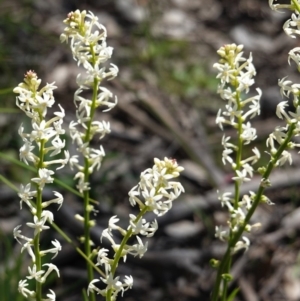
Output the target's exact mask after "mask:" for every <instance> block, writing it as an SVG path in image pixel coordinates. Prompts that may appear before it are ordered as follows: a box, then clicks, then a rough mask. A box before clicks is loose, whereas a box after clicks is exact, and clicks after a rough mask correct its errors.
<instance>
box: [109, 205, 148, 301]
mask: <svg viewBox="0 0 300 301" xmlns="http://www.w3.org/2000/svg"><path fill="white" fill-rule="evenodd" d="M148 209H149V208H148V207H147V206H145V207H144V208H143V209H142V210H141V212H140V213H139V214H138V216H137V217H136V219H135V221H134V223H137V222H138V221H139V220H140V219H141V218H142V217H143V215H144V214H145V213H146V212H147V211H148ZM131 235H132V228H131V227H130V229H129V230H127V232H126V234H125V236H124V237H123V239H122V242H121V244H120V247H119V249H118V251H117V252H116V254H115V257H114V261H113V264H112V266H111V274H112V277H114V276H115V273H116V270H117V267H118V264H119V261H120V259H121V258H122V254H123V250H124V248H125V246H126V244H127V241H128V239H129V238H130V237H131ZM111 294H112V289H109V290H108V291H107V294H106V301H111Z"/></svg>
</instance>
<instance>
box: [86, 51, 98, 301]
mask: <svg viewBox="0 0 300 301" xmlns="http://www.w3.org/2000/svg"><path fill="white" fill-rule="evenodd" d="M90 48H91V52H92V54H93V58H94V56H95V55H94V51H93V47H90ZM98 87H99V80H98V79H97V78H94V84H93V98H92V105H91V112H90V119H89V121H88V123H87V129H86V133H85V139H84V143H89V142H90V140H91V138H92V135H91V127H92V122H93V117H94V114H95V111H96V100H97V95H98ZM89 167H90V163H89V159H88V158H85V159H84V182H85V183H89V175H90V172H89ZM83 199H84V251H85V254H86V256H87V258H89V259H90V258H91V244H90V240H91V238H90V229H91V224H90V212H91V205H90V193H89V190H86V191H84V193H83ZM87 276H88V282H89V283H90V282H91V281H92V280H93V279H94V272H93V266H91V265H90V263H89V261H87ZM89 300H90V301H95V300H96V296H95V293H91V294H90V295H89Z"/></svg>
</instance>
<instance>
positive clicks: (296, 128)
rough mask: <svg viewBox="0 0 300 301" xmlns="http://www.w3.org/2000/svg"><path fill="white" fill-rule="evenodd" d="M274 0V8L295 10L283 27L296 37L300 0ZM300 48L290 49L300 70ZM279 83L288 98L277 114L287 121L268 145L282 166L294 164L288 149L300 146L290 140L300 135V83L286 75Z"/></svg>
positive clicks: (298, 31) (283, 93) (276, 162)
mask: <svg viewBox="0 0 300 301" xmlns="http://www.w3.org/2000/svg"><path fill="white" fill-rule="evenodd" d="M273 2H274V1H273V0H270V1H269V4H270V6H271V8H272V9H273V10H278V9H279V8H286V9H290V10H291V11H293V13H292V15H291V19H289V20H287V21H286V22H285V23H284V26H283V29H284V31H285V33H286V34H287V35H288V36H290V37H292V38H296V35H300V25H299V24H300V23H299V22H300V3H299V1H296V0H295V1H291V4H289V5H287V4H273ZM299 52H300V48H299V47H296V48H294V49H292V50H290V51H289V55H288V62H289V64H290V63H291V61H294V62H295V63H296V65H297V69H298V71H299V72H300V54H299ZM278 85H279V87H280V94H281V96H282V97H283V98H286V99H287V100H285V101H282V102H280V103H279V104H278V105H277V109H276V115H277V117H278V118H280V119H284V120H285V121H286V125H285V126H278V127H276V128H275V130H274V132H273V133H271V134H270V135H269V138H268V139H267V146H268V147H269V148H270V151H269V154H270V156H271V160H272V162H273V163H274V165H275V166H282V165H284V164H285V163H286V162H288V163H289V164H292V155H291V153H290V152H289V151H288V149H294V148H295V147H300V144H299V143H295V142H293V141H290V139H291V138H292V137H294V136H299V134H300V101H299V99H300V84H298V83H293V82H292V81H290V80H288V79H287V77H284V78H282V79H280V80H278ZM291 97H292V99H293V106H294V108H295V109H294V112H291V111H287V109H288V108H289V101H288V100H289V99H290V98H291ZM280 148H284V150H283V151H282V152H281V153H280V155H279V156H278V155H277V153H278V150H279V149H280Z"/></svg>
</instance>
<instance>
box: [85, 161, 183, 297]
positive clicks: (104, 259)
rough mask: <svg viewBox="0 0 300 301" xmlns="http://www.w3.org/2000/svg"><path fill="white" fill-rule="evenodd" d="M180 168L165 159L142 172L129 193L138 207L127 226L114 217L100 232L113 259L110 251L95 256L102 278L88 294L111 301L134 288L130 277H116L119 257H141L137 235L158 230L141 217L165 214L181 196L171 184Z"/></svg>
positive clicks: (92, 284)
mask: <svg viewBox="0 0 300 301" xmlns="http://www.w3.org/2000/svg"><path fill="white" fill-rule="evenodd" d="M182 170H183V167H181V166H178V164H177V162H176V160H174V159H168V158H165V159H164V160H163V161H161V160H159V159H154V166H153V167H152V168H148V169H146V170H145V171H144V172H142V174H141V177H140V182H139V184H138V185H137V186H135V187H133V188H132V189H131V190H130V192H129V202H130V205H131V206H136V205H137V206H138V209H139V213H138V215H137V216H135V215H134V214H129V226H128V228H127V229H123V228H121V227H120V226H118V225H117V222H118V221H119V219H118V218H117V216H113V217H111V218H110V220H109V222H108V228H107V229H105V230H104V231H103V232H102V236H101V240H102V238H103V237H105V238H106V239H108V240H109V241H110V242H111V245H112V249H113V251H114V256H113V258H109V257H108V252H109V250H107V249H105V248H101V249H100V250H99V252H98V256H97V265H100V266H103V267H104V270H105V277H100V279H94V280H93V281H91V282H90V284H89V287H88V294H90V293H93V292H96V293H97V294H100V295H102V296H104V297H105V298H106V300H107V301H114V300H116V298H117V295H118V294H119V293H120V292H121V294H122V295H123V293H124V291H126V290H128V289H129V288H131V287H132V285H133V278H132V277H131V276H124V280H123V282H122V281H121V280H120V276H115V274H116V270H117V267H118V264H119V261H120V259H121V258H123V260H124V262H125V261H126V258H127V255H128V254H130V255H133V256H139V257H140V258H141V257H143V255H144V254H145V252H146V251H147V242H146V243H145V244H144V243H143V241H142V239H141V238H140V236H138V235H142V236H146V237H152V236H153V235H154V233H155V232H156V230H157V228H158V224H157V221H156V219H155V220H154V221H152V222H151V223H150V222H147V221H146V219H145V218H143V217H144V215H145V214H146V213H147V212H154V213H155V214H156V215H157V216H162V215H164V214H165V213H167V212H168V211H169V210H170V209H171V207H172V202H173V201H174V200H175V199H176V198H178V197H179V196H180V194H181V193H182V192H184V189H183V187H182V185H181V184H180V182H175V181H171V180H172V179H173V178H176V177H178V176H179V174H180V172H181V171H182ZM113 230H117V231H119V232H120V234H121V235H122V236H123V239H122V242H121V243H120V244H116V243H115V241H114V239H113V233H112V231H113ZM132 236H136V241H137V243H135V244H132V245H129V244H127V242H128V240H129V239H130V238H131V237H132ZM99 281H100V282H102V287H103V284H104V288H101V289H100V288H98V287H97V286H96V285H95V283H97V282H99Z"/></svg>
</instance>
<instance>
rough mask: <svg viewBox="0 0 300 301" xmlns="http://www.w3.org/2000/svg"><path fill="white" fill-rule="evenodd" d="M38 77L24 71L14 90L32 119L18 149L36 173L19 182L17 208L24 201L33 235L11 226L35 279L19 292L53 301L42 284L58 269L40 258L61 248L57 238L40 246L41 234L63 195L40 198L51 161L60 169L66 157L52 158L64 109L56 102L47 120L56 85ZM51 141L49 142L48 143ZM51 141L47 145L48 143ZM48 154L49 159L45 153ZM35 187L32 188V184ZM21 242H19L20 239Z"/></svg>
mask: <svg viewBox="0 0 300 301" xmlns="http://www.w3.org/2000/svg"><path fill="white" fill-rule="evenodd" d="M40 83H41V80H40V79H38V77H37V75H36V73H34V72H33V71H28V72H27V73H26V74H25V78H24V82H23V83H21V84H19V85H18V87H16V88H15V89H14V92H15V93H17V94H19V96H18V97H17V101H16V104H17V106H18V107H19V108H20V109H21V110H22V111H23V112H24V113H25V114H26V116H27V117H29V118H30V119H31V130H30V131H29V132H24V127H23V125H21V126H20V128H19V135H20V136H21V138H22V140H23V143H24V145H23V146H22V147H21V148H20V160H21V161H23V162H25V163H26V164H30V163H31V164H33V165H34V167H35V168H36V176H35V177H34V178H32V179H31V183H28V184H26V185H21V188H20V191H19V194H18V195H19V197H20V207H21V209H22V205H23V203H25V204H26V205H27V206H28V208H29V209H30V211H31V213H32V215H33V222H28V223H26V225H27V226H28V227H30V228H32V229H33V238H31V237H27V236H25V235H22V233H21V230H20V228H21V225H19V226H17V227H16V228H15V229H14V237H15V239H16V240H17V241H18V242H19V243H20V244H22V250H21V252H23V251H24V250H26V251H27V252H28V254H29V255H30V257H31V260H32V265H31V266H29V267H28V273H29V275H28V276H26V278H27V279H29V280H30V279H34V280H35V282H36V289H35V291H31V290H29V289H28V288H27V286H28V283H27V279H24V280H20V281H19V292H20V293H21V294H22V295H23V296H24V297H26V298H29V299H30V300H37V301H42V300H43V301H55V293H54V292H53V291H52V290H50V293H49V294H47V295H46V297H47V298H43V292H42V285H43V283H45V281H46V279H47V277H48V275H49V274H50V273H51V272H52V271H55V272H56V273H57V275H58V276H59V270H58V268H57V267H56V266H55V265H54V264H52V263H43V262H42V257H43V256H44V255H45V254H47V253H52V254H54V256H53V257H52V258H54V257H55V256H56V255H57V253H58V252H59V251H60V250H61V245H60V243H59V241H57V240H54V241H52V245H53V248H50V249H48V250H41V249H40V235H41V232H42V231H44V230H47V229H49V226H48V225H47V222H48V223H50V224H51V223H52V222H53V214H52V212H51V211H49V210H45V208H47V207H48V206H49V205H50V204H53V203H56V204H58V205H59V207H58V209H59V208H60V207H61V205H62V203H63V196H62V195H61V194H60V193H59V192H57V191H54V192H53V193H54V196H55V198H53V199H52V200H49V201H43V199H42V193H43V189H44V187H45V185H46V184H48V183H52V182H53V180H54V179H53V175H54V171H52V170H50V169H48V167H49V166H50V165H52V164H60V166H59V167H58V168H57V169H60V168H63V167H64V166H65V165H66V164H67V163H68V160H69V153H68V151H64V154H65V158H64V159H51V158H52V157H54V156H56V155H58V154H60V152H61V151H62V149H63V148H64V146H65V141H64V140H62V139H61V137H60V136H61V135H63V134H64V133H65V131H64V130H63V129H62V123H63V118H64V116H65V112H64V110H63V108H62V107H61V106H60V105H59V108H60V111H59V112H55V113H54V117H53V118H51V119H49V120H47V119H46V115H47V108H50V107H52V106H53V104H54V102H55V100H54V98H53V90H54V89H55V88H56V87H55V86H54V84H47V85H46V86H45V87H43V88H42V89H40V90H39V86H40ZM50 143H51V144H50ZM49 144H50V145H49ZM47 154H48V155H49V159H46V158H45V156H46V155H47ZM32 184H33V185H34V189H33V190H32V189H31V185H32ZM21 241H22V242H21Z"/></svg>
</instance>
